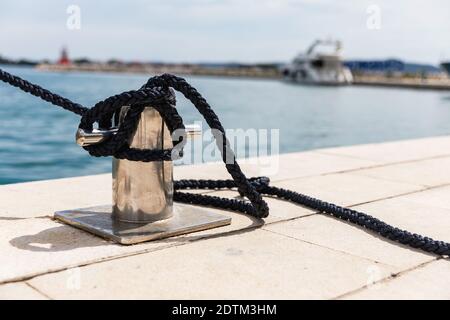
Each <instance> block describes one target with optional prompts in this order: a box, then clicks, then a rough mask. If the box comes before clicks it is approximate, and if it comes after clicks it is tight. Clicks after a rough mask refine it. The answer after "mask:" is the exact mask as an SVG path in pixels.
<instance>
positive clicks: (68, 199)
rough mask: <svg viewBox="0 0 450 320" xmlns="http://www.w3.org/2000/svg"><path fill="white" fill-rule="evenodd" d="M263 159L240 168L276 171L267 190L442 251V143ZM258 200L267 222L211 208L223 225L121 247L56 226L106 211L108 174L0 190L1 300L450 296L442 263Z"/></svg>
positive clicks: (446, 190)
mask: <svg viewBox="0 0 450 320" xmlns="http://www.w3.org/2000/svg"><path fill="white" fill-rule="evenodd" d="M265 160H266V161H264V166H263V167H265V168H262V167H261V166H258V165H255V164H252V163H248V164H245V163H244V164H242V165H241V167H242V168H243V170H244V172H245V173H246V175H247V177H251V176H258V175H261V174H265V170H266V169H267V163H268V162H270V163H275V162H276V163H277V166H278V167H279V169H278V170H271V171H272V172H271V174H270V178H271V181H272V184H273V185H275V186H279V187H283V188H289V189H293V190H296V191H298V192H301V193H305V194H308V195H311V196H314V197H318V198H320V199H322V200H325V201H329V202H334V203H337V204H339V205H344V206H348V207H351V208H355V209H357V210H359V211H363V212H366V213H369V214H371V215H373V216H375V217H377V218H380V219H382V220H385V221H386V222H387V223H390V224H393V225H396V226H398V227H400V228H404V229H407V230H409V231H411V232H415V233H420V234H424V235H427V236H430V237H433V238H436V239H439V240H443V241H446V242H450V197H449V195H450V170H449V169H448V168H449V166H450V136H442V137H432V138H424V139H417V140H406V141H396V142H387V143H380V144H370V145H359V146H350V147H339V148H329V149H320V150H314V151H307V152H299V153H290V154H283V155H280V156H279V157H271V158H267V159H265ZM267 161H268V162H267ZM272 169H273V168H272ZM175 178H176V179H180V178H193V179H201V178H211V179H214V178H228V174H227V172H226V171H225V168H224V165H223V164H221V163H208V164H200V165H192V166H178V167H176V168H175ZM196 192H197V191H196ZM208 193H210V194H214V195H218V196H225V197H230V198H232V197H236V196H237V193H236V192H231V191H208ZM266 199H267V202H268V203H269V206H270V208H271V213H270V216H269V217H268V218H267V219H265V221H264V222H262V221H260V220H256V219H252V218H250V217H247V216H245V215H242V214H238V213H234V212H228V211H220V210H215V209H211V210H212V211H217V212H221V213H223V214H225V215H227V216H230V217H231V218H232V223H231V225H229V226H226V227H220V228H216V229H211V230H207V231H201V232H197V233H192V234H188V235H183V236H178V237H174V238H169V239H163V240H158V241H154V242H148V243H143V244H138V245H133V246H122V245H118V244H114V243H111V242H108V241H106V240H103V239H101V238H99V237H96V236H93V235H91V234H89V233H86V232H84V231H81V230H78V229H75V228H72V227H69V226H67V225H64V224H62V223H60V222H57V221H55V220H53V213H54V212H55V211H57V210H65V209H73V208H82V207H90V206H96V205H104V204H110V203H111V176H110V174H102V175H95V176H86V177H76V178H65V179H58V180H50V181H38V182H29V183H20V184H12V185H2V186H0V203H1V205H0V252H1V257H2V258H1V261H2V263H1V264H0V299H416V298H420V299H422V298H423V299H432V298H433V299H436V298H437V299H450V261H449V259H443V258H439V257H437V256H435V255H432V254H425V253H422V252H420V251H416V250H414V249H411V248H408V247H404V246H401V245H399V244H397V243H393V242H390V241H386V240H384V239H382V238H380V237H379V236H376V235H374V234H371V233H369V232H367V231H365V230H362V229H360V228H358V227H356V226H353V225H349V224H347V223H345V222H343V221H340V220H336V219H334V218H331V217H328V216H324V215H321V214H317V213H315V212H313V211H311V210H308V209H306V208H303V207H300V206H297V205H294V204H290V203H287V202H285V201H280V200H276V199H272V198H266Z"/></svg>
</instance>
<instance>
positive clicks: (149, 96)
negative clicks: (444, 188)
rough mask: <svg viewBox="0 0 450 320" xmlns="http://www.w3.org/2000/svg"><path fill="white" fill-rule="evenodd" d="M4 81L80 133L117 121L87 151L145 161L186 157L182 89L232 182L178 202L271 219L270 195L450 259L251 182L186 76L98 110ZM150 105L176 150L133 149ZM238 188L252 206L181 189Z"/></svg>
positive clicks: (0, 74)
mask: <svg viewBox="0 0 450 320" xmlns="http://www.w3.org/2000/svg"><path fill="white" fill-rule="evenodd" d="M0 80H2V81H4V82H6V83H8V84H10V85H12V86H15V87H18V88H19V89H21V90H23V91H25V92H28V93H30V94H32V95H34V96H37V97H39V98H41V99H43V100H45V101H47V102H50V103H52V104H54V105H56V106H60V107H62V108H64V109H65V110H68V111H71V112H73V113H75V114H78V115H80V116H81V120H80V125H79V128H80V129H84V130H92V129H93V127H94V125H95V124H96V123H97V125H98V127H99V128H103V129H109V128H111V127H112V125H113V123H115V124H116V125H118V131H117V134H116V135H114V136H112V137H111V138H110V139H109V140H107V141H105V142H102V143H100V144H96V145H90V146H86V147H83V148H84V149H85V150H86V151H88V152H89V154H90V155H92V156H95V157H104V156H114V157H116V158H119V159H128V160H131V161H145V162H148V161H171V160H174V159H176V158H178V157H180V156H182V153H178V152H175V151H178V150H181V149H182V146H183V145H184V144H185V143H186V139H185V137H186V132H185V127H184V124H183V119H182V118H181V116H180V115H179V114H178V112H177V109H176V108H175V98H174V94H173V91H172V89H173V90H176V91H179V92H180V93H182V94H183V95H184V96H185V97H186V98H187V99H188V100H189V101H190V102H191V103H192V104H193V105H194V106H195V107H196V108H197V110H198V111H199V112H200V114H201V115H202V116H203V118H204V119H205V121H206V123H207V124H208V125H209V127H210V128H211V129H215V130H214V132H218V133H217V134H215V136H214V137H215V140H216V144H217V146H218V148H219V150H220V152H221V155H222V160H223V162H224V163H225V166H226V169H227V171H228V172H229V173H230V175H231V177H232V180H178V181H174V189H175V192H174V200H175V201H178V202H182V203H188V204H195V205H202V206H209V207H214V208H220V209H226V210H232V211H237V212H242V213H245V214H248V215H251V216H253V217H256V218H265V217H267V216H268V215H269V207H268V205H267V203H266V202H265V201H264V200H263V198H262V195H268V196H273V197H277V198H280V199H283V200H287V201H290V202H293V203H295V204H299V205H301V206H304V207H307V208H310V209H312V210H315V211H317V212H318V213H322V214H327V215H329V216H332V217H336V218H339V219H341V220H345V221H348V222H350V223H352V224H355V225H358V226H360V227H362V228H364V229H367V230H370V231H372V232H374V233H376V234H378V235H380V236H382V237H384V238H387V239H389V240H392V241H395V242H398V243H401V244H404V245H407V246H410V247H413V248H417V249H420V250H422V251H425V252H430V253H434V254H437V255H441V256H449V255H450V244H449V243H446V242H443V241H437V240H433V239H431V238H429V237H424V236H421V235H418V234H415V233H411V232H409V231H405V230H401V229H399V228H396V227H393V226H391V225H389V224H387V223H385V222H383V221H381V220H379V219H377V218H374V217H372V216H370V215H367V214H365V213H362V212H359V211H356V210H352V209H349V208H344V207H340V206H337V205H335V204H332V203H328V202H325V201H322V200H319V199H315V198H312V197H309V196H307V195H304V194H301V193H298V192H295V191H291V190H286V189H282V188H277V187H273V186H270V185H269V182H270V180H269V178H267V177H256V178H250V179H247V177H246V176H245V175H244V173H243V172H242V170H241V169H240V167H239V165H238V163H237V161H236V158H235V155H234V152H233V150H232V149H231V147H230V144H229V141H228V139H227V137H226V135H225V129H224V128H223V126H222V124H221V122H220V120H219V118H218V117H217V115H216V114H215V112H214V111H213V110H212V108H211V106H210V105H209V104H208V102H207V101H206V100H205V99H204V98H203V97H202V96H201V94H200V93H199V92H198V91H197V90H196V89H195V88H193V87H192V86H191V85H190V84H189V83H187V82H186V80H184V79H183V78H180V77H177V76H174V75H170V74H164V75H161V76H156V77H153V78H150V79H149V80H148V82H147V83H146V84H145V85H144V86H142V87H141V88H140V89H139V90H132V91H126V92H123V93H121V94H118V95H114V96H111V97H109V98H107V99H105V100H103V101H100V102H98V103H97V104H96V105H95V106H94V107H92V108H86V107H83V106H81V105H80V104H77V103H74V102H72V101H70V100H69V99H66V98H64V97H61V96H59V95H57V94H55V93H52V92H50V91H48V90H46V89H44V88H41V87H40V86H38V85H35V84H32V83H30V82H28V81H26V80H23V79H21V78H19V77H17V76H14V75H11V74H9V73H7V72H5V71H3V70H1V69H0ZM122 106H130V108H129V110H128V112H127V113H126V115H125V118H124V120H123V121H121V122H120V124H119V123H118V120H117V119H118V112H119V110H120V108H122ZM146 106H152V107H153V108H155V109H156V110H157V111H158V112H159V113H160V115H161V117H162V118H163V119H164V121H165V123H166V125H167V127H168V129H169V131H170V132H171V133H173V132H174V131H175V130H182V131H183V132H184V134H182V135H181V137H180V139H179V140H177V141H173V144H174V148H173V149H166V150H141V149H133V148H130V147H129V145H128V142H127V141H128V137H130V135H131V134H132V133H133V132H134V131H135V129H136V127H137V124H138V121H139V118H140V114H141V113H142V111H143V110H144V108H145V107H146ZM175 147H177V148H175ZM233 188H236V189H237V191H238V192H239V194H240V195H241V196H245V197H247V198H248V199H249V200H250V202H247V201H243V200H237V199H227V198H220V197H216V196H210V195H202V194H192V193H185V192H181V191H179V190H186V189H191V190H192V189H211V190H220V189H233Z"/></svg>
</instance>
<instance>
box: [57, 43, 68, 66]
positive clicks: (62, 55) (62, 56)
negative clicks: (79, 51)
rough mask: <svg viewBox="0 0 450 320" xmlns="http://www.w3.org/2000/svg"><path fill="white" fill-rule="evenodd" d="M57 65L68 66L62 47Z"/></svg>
mask: <svg viewBox="0 0 450 320" xmlns="http://www.w3.org/2000/svg"><path fill="white" fill-rule="evenodd" d="M58 64H59V65H68V64H70V60H69V56H68V54H67V49H66V48H65V47H64V48H62V50H61V56H60V58H59V60H58Z"/></svg>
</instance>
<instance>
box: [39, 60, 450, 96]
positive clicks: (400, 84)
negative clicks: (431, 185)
mask: <svg viewBox="0 0 450 320" xmlns="http://www.w3.org/2000/svg"><path fill="white" fill-rule="evenodd" d="M35 69H36V70H40V71H50V72H104V73H135V74H163V73H173V74H178V75H184V76H213V77H230V78H250V79H280V80H281V79H282V78H283V76H282V74H281V71H280V70H279V69H278V68H276V67H271V66H267V67H257V66H239V67H203V66H199V65H160V66H158V65H137V66H122V65H109V64H84V65H83V64H82V65H75V64H71V65H56V64H39V65H37V66H36V67H35ZM353 77H354V81H353V85H356V86H383V87H396V88H410V89H431V90H450V79H449V78H442V77H432V76H430V77H423V76H421V75H412V76H411V75H387V74H380V73H373V74H369V73H357V74H354V75H353Z"/></svg>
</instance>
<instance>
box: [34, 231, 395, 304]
mask: <svg viewBox="0 0 450 320" xmlns="http://www.w3.org/2000/svg"><path fill="white" fill-rule="evenodd" d="M330 262H332V263H330ZM372 269H376V270H377V271H378V275H377V276H379V277H387V276H389V275H390V274H391V272H392V271H393V269H392V268H391V267H389V266H385V265H383V264H379V263H375V262H373V261H370V260H367V259H361V258H358V257H355V256H351V255H348V254H344V253H341V252H337V251H334V250H330V249H326V248H322V247H320V246H316V245H311V244H308V243H305V242H302V241H299V240H295V239H292V238H289V237H284V236H280V235H276V234H274V233H271V232H268V231H264V230H251V231H247V232H242V233H240V234H235V235H230V236H228V237H221V238H215V239H208V240H204V241H198V242H195V243H191V244H189V245H186V246H178V247H173V248H168V249H166V250H161V251H155V252H151V253H148V254H141V255H137V256H133V257H127V258H123V259H116V260H112V261H108V262H104V263H99V264H95V265H91V266H86V267H82V268H80V272H79V275H80V283H81V285H80V287H79V289H78V290H69V289H67V286H66V283H67V275H66V274H65V273H64V272H59V273H55V274H49V275H44V276H40V277H37V278H34V279H32V280H30V283H31V284H32V285H33V286H35V287H36V288H38V289H39V290H40V291H42V292H44V293H45V294H47V295H49V296H50V297H52V298H57V299H76V298H87V299H105V298H111V299H122V298H123V299H302V298H307V299H314V298H331V297H333V296H336V295H339V294H340V293H345V292H348V291H350V290H352V289H356V288H358V287H361V286H363V285H364V284H365V283H366V282H367V281H368V279H369V280H370V277H371V270H372Z"/></svg>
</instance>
